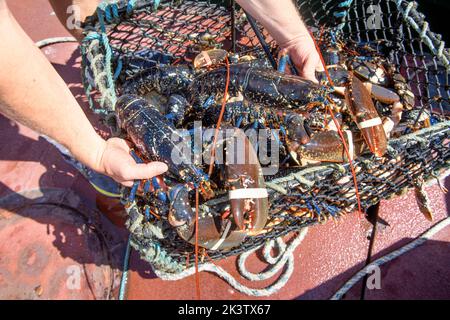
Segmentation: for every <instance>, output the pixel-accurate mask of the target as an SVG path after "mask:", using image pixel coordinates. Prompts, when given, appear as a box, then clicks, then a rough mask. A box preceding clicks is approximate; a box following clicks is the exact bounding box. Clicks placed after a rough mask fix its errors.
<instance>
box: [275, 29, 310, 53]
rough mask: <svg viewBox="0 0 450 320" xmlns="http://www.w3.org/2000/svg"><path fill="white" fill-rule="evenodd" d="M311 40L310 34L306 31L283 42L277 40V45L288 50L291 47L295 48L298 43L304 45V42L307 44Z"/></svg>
mask: <svg viewBox="0 0 450 320" xmlns="http://www.w3.org/2000/svg"><path fill="white" fill-rule="evenodd" d="M310 42H312V39H311V35H310V34H309V33H308V32H307V31H306V33H299V34H297V35H295V36H293V37H291V38H289V39H287V40H285V41H284V42H278V45H279V46H280V48H281V49H286V50H288V51H289V50H290V49H292V48H295V47H297V46H299V45H302V46H304V45H305V44H309V43H310Z"/></svg>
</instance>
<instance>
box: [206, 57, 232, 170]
mask: <svg viewBox="0 0 450 320" xmlns="http://www.w3.org/2000/svg"><path fill="white" fill-rule="evenodd" d="M225 62H226V64H227V81H226V83H225V92H224V94H223V99H222V107H221V109H220V114H219V119H218V120H217V125H216V130H215V132H214V139H213V145H212V149H211V161H210V163H209V170H208V175H209V176H211V174H212V171H213V168H214V158H215V155H216V143H217V139H218V137H219V130H220V124H221V123H222V119H223V115H224V113H225V105H226V103H227V95H228V87H229V85H230V63H229V61H228V58H227V57H225Z"/></svg>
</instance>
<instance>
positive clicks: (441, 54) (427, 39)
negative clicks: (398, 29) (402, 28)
mask: <svg viewBox="0 0 450 320" xmlns="http://www.w3.org/2000/svg"><path fill="white" fill-rule="evenodd" d="M403 3H405V1H404V0H397V1H396V5H397V8H398V10H399V11H400V12H401V13H402V14H403V19H404V20H405V22H406V23H407V24H408V25H409V26H410V27H411V28H413V29H414V30H415V31H416V32H417V33H418V34H419V36H420V39H421V40H422V41H423V42H424V43H425V44H426V46H427V47H428V48H429V49H430V50H431V52H433V53H434V54H435V55H436V56H437V57H438V59H439V61H441V62H442V64H443V65H444V66H445V68H446V69H447V72H448V71H449V69H450V62H449V55H447V54H445V51H444V49H445V42H444V41H442V40H440V39H439V38H438V37H437V36H436V35H435V34H434V33H432V32H431V31H430V29H429V25H428V22H426V21H423V19H420V17H419V14H418V12H417V11H416V9H417V6H418V4H417V2H415V1H411V2H408V4H407V6H406V8H404V7H403V6H402V4H403Z"/></svg>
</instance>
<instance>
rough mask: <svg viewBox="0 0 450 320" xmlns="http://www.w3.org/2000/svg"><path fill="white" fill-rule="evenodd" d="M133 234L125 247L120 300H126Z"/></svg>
mask: <svg viewBox="0 0 450 320" xmlns="http://www.w3.org/2000/svg"><path fill="white" fill-rule="evenodd" d="M130 243H131V234H130V235H129V236H128V241H127V246H126V248H125V256H124V258H123V270H122V277H121V278H120V287H119V300H125V295H126V291H127V284H128V268H129V265H130V253H131V245H130Z"/></svg>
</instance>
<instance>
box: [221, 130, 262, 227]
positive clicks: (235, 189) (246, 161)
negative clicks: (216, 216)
mask: <svg viewBox="0 0 450 320" xmlns="http://www.w3.org/2000/svg"><path fill="white" fill-rule="evenodd" d="M232 130H233V134H232V136H231V139H227V147H226V159H227V162H228V163H227V166H226V179H227V181H226V184H227V185H228V186H229V190H230V191H229V199H230V209H231V214H232V215H233V219H234V222H235V224H236V225H237V227H238V228H239V230H243V231H249V232H257V231H260V230H262V229H263V228H264V226H265V225H266V222H267V218H268V207H269V205H268V193H267V189H266V188H265V183H264V177H263V173H262V168H261V165H260V163H259V160H258V156H257V154H256V151H255V149H254V148H253V146H252V144H251V142H250V140H249V139H248V138H247V136H246V135H245V133H244V132H243V131H242V130H240V129H237V128H233V129H232ZM235 147H237V150H235ZM231 152H235V154H234V155H233V156H236V157H233V156H230V154H231Z"/></svg>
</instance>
